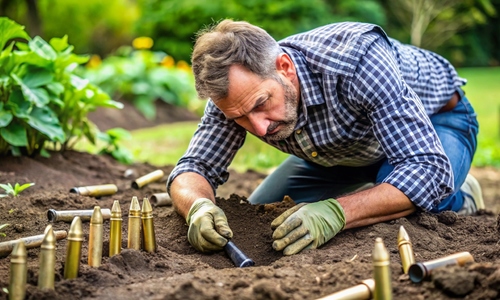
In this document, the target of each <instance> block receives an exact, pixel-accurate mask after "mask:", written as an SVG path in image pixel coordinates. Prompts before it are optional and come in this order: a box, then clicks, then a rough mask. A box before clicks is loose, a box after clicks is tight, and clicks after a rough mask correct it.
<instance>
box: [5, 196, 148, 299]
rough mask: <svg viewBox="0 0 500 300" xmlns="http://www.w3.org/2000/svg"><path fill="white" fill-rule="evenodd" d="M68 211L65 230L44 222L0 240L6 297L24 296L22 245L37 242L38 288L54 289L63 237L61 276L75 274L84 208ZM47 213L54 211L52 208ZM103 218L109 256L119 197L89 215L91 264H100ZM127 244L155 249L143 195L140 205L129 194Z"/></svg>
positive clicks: (115, 243)
mask: <svg viewBox="0 0 500 300" xmlns="http://www.w3.org/2000/svg"><path fill="white" fill-rule="evenodd" d="M103 211H104V212H105V213H104V214H103ZM72 212H73V216H72V222H71V226H70V228H69V231H68V232H67V233H66V231H64V230H62V231H54V230H53V229H52V225H48V226H47V227H46V228H45V231H44V234H43V235H37V236H33V237H27V238H21V239H18V240H14V241H8V242H3V243H0V250H2V253H6V252H9V253H10V256H11V259H10V285H9V299H24V297H25V294H26V280H27V251H26V249H29V248H35V247H38V246H40V249H41V250H40V264H39V268H40V269H39V276H38V288H39V289H52V290H53V289H54V279H55V263H56V241H57V240H60V239H63V238H66V237H67V243H66V258H65V264H64V278H65V279H72V278H76V277H78V272H79V269H80V260H81V249H82V243H83V240H84V236H83V227H82V219H83V220H88V219H87V217H88V210H82V211H72ZM51 213H57V212H54V211H52V212H51ZM65 215H68V214H65ZM80 216H81V217H80ZM105 219H109V220H110V234H109V257H111V256H114V255H116V254H118V253H120V252H121V245H122V212H121V208H120V203H119V201H118V200H115V201H114V202H113V206H112V208H111V211H110V210H109V209H102V210H101V208H100V207H99V206H95V207H94V210H93V211H92V215H91V216H90V228H89V244H88V265H89V266H91V267H99V266H100V265H101V260H102V249H103V236H104V228H103V223H104V220H105ZM127 248H131V249H136V250H141V249H143V250H145V251H147V252H156V248H157V245H156V237H155V231H154V223H153V210H152V207H151V204H150V202H149V200H148V198H144V200H143V203H142V208H141V207H140V205H139V200H138V199H137V197H135V196H134V197H132V201H131V203H130V209H129V216H128V241H127Z"/></svg>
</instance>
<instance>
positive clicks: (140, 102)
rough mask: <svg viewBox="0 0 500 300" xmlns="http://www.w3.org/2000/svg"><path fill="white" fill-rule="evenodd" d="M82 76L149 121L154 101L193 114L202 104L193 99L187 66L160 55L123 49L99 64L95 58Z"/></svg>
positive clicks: (146, 51) (194, 94) (194, 92)
mask: <svg viewBox="0 0 500 300" xmlns="http://www.w3.org/2000/svg"><path fill="white" fill-rule="evenodd" d="M143 39H145V38H143ZM136 40H137V39H136ZM81 74H82V76H83V77H85V78H88V79H89V80H90V81H91V82H92V83H94V84H96V85H98V86H99V87H100V88H102V89H103V90H104V91H106V92H108V93H109V94H110V95H113V96H114V97H116V98H120V99H123V100H126V101H130V102H131V103H132V104H133V105H134V106H135V107H136V108H137V110H139V111H140V112H141V113H142V114H143V115H144V116H145V117H146V118H148V119H154V118H155V115H156V107H155V101H157V100H161V101H164V102H166V103H170V104H172V105H176V106H182V107H186V108H188V109H189V110H192V111H199V110H200V109H202V105H203V104H204V102H203V101H200V100H199V99H198V97H197V95H196V90H195V88H194V77H193V75H192V72H191V70H190V68H189V66H188V65H187V63H186V62H183V61H180V62H177V64H176V63H175V61H174V59H173V58H172V57H171V56H168V55H167V54H166V53H164V52H160V51H155V52H153V51H150V50H147V49H134V48H132V47H129V46H124V47H121V48H120V49H119V50H118V51H117V52H116V53H115V54H114V55H111V56H108V57H107V58H106V59H104V60H102V61H100V60H99V58H97V57H95V58H94V60H93V61H92V60H91V62H90V63H89V64H87V68H85V69H81Z"/></svg>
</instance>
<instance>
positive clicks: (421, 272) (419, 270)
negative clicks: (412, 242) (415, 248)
mask: <svg viewBox="0 0 500 300" xmlns="http://www.w3.org/2000/svg"><path fill="white" fill-rule="evenodd" d="M468 262H474V257H472V255H471V254H470V253H469V252H459V253H455V254H452V255H448V256H445V257H441V258H438V259H434V260H429V261H427V262H423V263H416V264H413V265H411V266H410V268H409V270H408V275H410V280H411V281H412V282H415V283H418V282H421V281H423V280H424V279H427V278H429V277H430V276H431V273H432V270H434V269H436V268H439V267H444V266H450V265H459V266H463V265H465V264H466V263H468Z"/></svg>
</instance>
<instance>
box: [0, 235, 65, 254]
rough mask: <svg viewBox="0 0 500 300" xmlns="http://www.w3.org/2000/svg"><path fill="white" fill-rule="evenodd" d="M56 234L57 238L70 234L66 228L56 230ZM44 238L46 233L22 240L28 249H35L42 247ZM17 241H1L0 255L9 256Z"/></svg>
mask: <svg viewBox="0 0 500 300" xmlns="http://www.w3.org/2000/svg"><path fill="white" fill-rule="evenodd" d="M54 234H55V235H56V240H62V239H65V238H66V236H67V235H68V233H67V232H66V230H57V231H55V232H54ZM44 238H45V234H40V235H34V236H28V237H24V238H21V240H22V241H23V242H24V245H25V248H26V249H33V248H37V247H40V245H41V244H42V242H43V239H44ZM16 243H17V240H12V241H6V242H2V243H0V257H6V256H8V255H9V254H10V253H11V252H12V249H14V245H15V244H16Z"/></svg>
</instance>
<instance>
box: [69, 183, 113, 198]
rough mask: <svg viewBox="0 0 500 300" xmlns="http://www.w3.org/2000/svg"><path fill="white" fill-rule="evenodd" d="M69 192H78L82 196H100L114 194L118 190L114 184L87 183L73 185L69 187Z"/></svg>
mask: <svg viewBox="0 0 500 300" xmlns="http://www.w3.org/2000/svg"><path fill="white" fill-rule="evenodd" d="M69 192H70V193H75V194H80V195H82V196H90V197H102V196H110V195H113V194H116V192H118V187H117V186H116V184H101V185H89V186H81V187H74V188H72V189H70V190H69Z"/></svg>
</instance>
